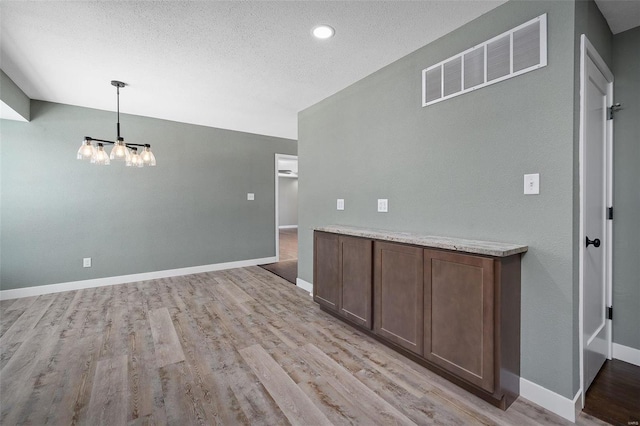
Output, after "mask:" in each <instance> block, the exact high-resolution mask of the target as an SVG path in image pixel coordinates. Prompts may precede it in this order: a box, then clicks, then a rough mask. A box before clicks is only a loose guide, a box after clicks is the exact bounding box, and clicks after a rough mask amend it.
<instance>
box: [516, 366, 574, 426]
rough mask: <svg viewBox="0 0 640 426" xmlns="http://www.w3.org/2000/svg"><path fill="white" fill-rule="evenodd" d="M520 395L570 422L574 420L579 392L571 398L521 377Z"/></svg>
mask: <svg viewBox="0 0 640 426" xmlns="http://www.w3.org/2000/svg"><path fill="white" fill-rule="evenodd" d="M520 396H521V397H522V398H525V399H528V400H529V401H531V402H533V403H534V404H538V405H539V406H541V407H542V408H545V409H547V410H549V411H551V412H553V413H556V414H557V415H559V416H560V417H564V418H565V419H567V420H569V421H570V422H573V423H575V422H576V404H577V401H578V399H580V392H578V393H577V394H576V396H574V397H573V399H572V400H571V399H569V398H566V397H564V396H562V395H559V394H557V393H555V392H553V391H550V390H549V389H547V388H543V387H542V386H540V385H538V384H536V383H533V382H530V381H529V380H527V379H523V378H522V377H521V378H520Z"/></svg>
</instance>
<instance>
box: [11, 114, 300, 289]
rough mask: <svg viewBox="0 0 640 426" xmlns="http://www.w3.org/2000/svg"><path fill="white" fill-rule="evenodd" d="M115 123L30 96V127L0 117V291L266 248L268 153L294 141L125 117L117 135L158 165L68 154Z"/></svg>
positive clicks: (271, 234) (269, 240)
mask: <svg viewBox="0 0 640 426" xmlns="http://www.w3.org/2000/svg"><path fill="white" fill-rule="evenodd" d="M115 119H116V117H115V113H113V112H105V111H99V110H93V109H87V108H80V107H73V106H67V105H60V104H54V103H47V102H39V101H32V103H31V122H29V123H21V122H14V121H9V120H1V121H0V125H1V126H2V142H1V146H0V149H1V152H2V158H1V159H0V168H1V184H2V187H1V188H0V189H1V199H0V201H1V207H0V208H1V218H2V222H1V223H0V232H1V233H2V234H1V235H2V241H1V251H2V259H1V272H0V281H1V282H0V288H2V289H13V288H20V287H29V286H38V285H43V284H52V283H61V282H69V281H75V280H84V279H90V278H99V277H108V276H117V275H125V274H133V273H140V272H149V271H159V270H166V269H173V268H182V267H189V266H197V265H207V264H215V263H221V262H230V261H239V260H246V259H253V258H262V257H269V256H274V255H275V231H274V227H273V224H274V223H275V183H274V180H273V176H274V173H275V168H274V161H273V159H274V154H275V153H284V154H293V155H295V154H296V153H297V152H296V151H297V148H296V141H294V140H288V139H278V138H273V137H267V136H259V135H255V134H248V133H241V132H233V131H226V130H220V129H214V128H209V127H202V126H195V125H189V124H183V123H177V122H171V121H165V120H157V119H151V118H146V117H140V116H132V115H126V114H125V115H122V116H121V118H120V121H121V123H122V131H123V135H124V137H125V138H126V140H127V141H129V142H138V143H140V142H143V143H144V142H147V143H151V144H152V149H153V151H154V153H155V155H156V158H157V161H158V165H157V166H156V167H145V168H143V169H137V168H129V167H124V164H121V163H117V164H115V163H112V164H111V165H110V166H108V167H98V166H94V165H91V164H89V163H88V162H81V161H79V160H76V159H75V155H76V151H77V149H78V148H79V147H80V143H81V141H82V137H83V136H85V135H90V136H93V137H97V138H102V139H111V138H112V137H114V136H115V130H116V129H115ZM248 192H254V193H255V201H247V193H248ZM83 257H92V258H93V267H92V268H82V258H83Z"/></svg>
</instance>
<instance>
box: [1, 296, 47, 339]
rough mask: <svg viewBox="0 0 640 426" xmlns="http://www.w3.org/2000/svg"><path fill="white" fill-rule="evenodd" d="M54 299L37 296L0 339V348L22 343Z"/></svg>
mask: <svg viewBox="0 0 640 426" xmlns="http://www.w3.org/2000/svg"><path fill="white" fill-rule="evenodd" d="M54 299H55V295H53V294H45V295H43V296H39V297H38V298H37V299H36V300H35V301H34V302H33V303H31V304H30V305H29V307H28V308H27V309H26V310H25V311H24V312H23V313H22V315H20V317H19V318H18V319H16V320H15V321H14V322H13V324H12V325H11V327H9V329H8V330H7V331H6V333H4V334H3V335H2V337H0V348H2V347H5V346H7V345H11V344H12V343H16V342H22V341H23V340H24V338H25V336H27V335H28V334H29V332H30V331H31V330H33V329H34V328H35V326H36V324H37V323H38V321H40V318H42V316H43V315H44V313H45V312H46V311H47V309H49V306H51V303H52V302H53V300H54Z"/></svg>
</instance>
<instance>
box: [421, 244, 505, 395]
mask: <svg viewBox="0 0 640 426" xmlns="http://www.w3.org/2000/svg"><path fill="white" fill-rule="evenodd" d="M493 289H494V273H493V259H490V258H484V257H477V256H470V255H463V254H457V253H450V252H444V251H437V250H425V251H424V304H425V317H424V331H425V333H424V357H425V358H426V359H427V360H429V361H431V362H432V363H434V364H436V365H438V366H440V367H442V368H443V369H445V370H447V371H450V372H451V373H453V374H455V375H457V376H458V377H460V378H463V379H465V380H467V381H468V382H470V383H473V384H475V385H477V386H480V387H482V388H483V389H485V390H487V391H489V392H493V388H494V350H493V349H494V346H493V345H494V343H493V342H494V340H493V338H494V323H493V318H494V312H493V308H494V305H493Z"/></svg>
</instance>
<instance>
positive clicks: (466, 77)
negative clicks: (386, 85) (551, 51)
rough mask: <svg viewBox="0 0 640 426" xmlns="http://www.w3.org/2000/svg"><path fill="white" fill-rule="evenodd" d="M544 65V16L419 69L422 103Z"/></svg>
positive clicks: (463, 91)
mask: <svg viewBox="0 0 640 426" xmlns="http://www.w3.org/2000/svg"><path fill="white" fill-rule="evenodd" d="M546 65H547V15H546V14H544V15H540V16H538V17H537V18H535V19H532V20H531V21H529V22H525V23H524V24H522V25H520V26H518V27H516V28H514V29H512V30H510V31H507V32H505V33H502V34H500V35H498V36H496V37H494V38H492V39H490V40H487V41H486V42H484V43H481V44H479V45H477V46H474V47H472V48H471V49H468V50H465V51H464V52H462V53H459V54H457V55H454V56H452V57H451V58H448V59H446V60H444V61H442V62H440V63H437V64H435V65H432V66H430V67H429V68H426V69H424V70H422V106H427V105H431V104H435V103H437V102H440V101H443V100H445V99H449V98H452V97H454V96H458V95H462V94H463V93H467V92H470V91H472V90H476V89H479V88H481V87H484V86H488V85H490V84H493V83H497V82H499V81H502V80H506V79H508V78H511V77H515V76H517V75H520V74H524V73H526V72H529V71H533V70H536V69H538V68H542V67H544V66H546Z"/></svg>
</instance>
